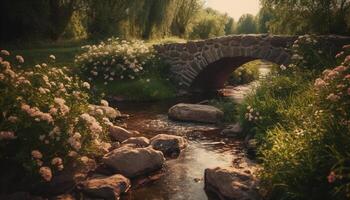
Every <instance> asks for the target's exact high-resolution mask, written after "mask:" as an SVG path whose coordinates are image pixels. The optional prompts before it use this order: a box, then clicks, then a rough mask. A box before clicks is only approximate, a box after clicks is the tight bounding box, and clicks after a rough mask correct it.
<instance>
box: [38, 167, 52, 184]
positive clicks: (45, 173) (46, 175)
mask: <svg viewBox="0 0 350 200" xmlns="http://www.w3.org/2000/svg"><path fill="white" fill-rule="evenodd" d="M39 174H40V175H41V177H42V178H43V179H44V180H45V181H47V182H49V181H51V179H52V171H51V169H50V168H49V167H40V169H39Z"/></svg>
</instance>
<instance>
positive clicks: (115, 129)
mask: <svg viewBox="0 0 350 200" xmlns="http://www.w3.org/2000/svg"><path fill="white" fill-rule="evenodd" d="M109 134H110V136H111V137H112V139H113V140H115V141H118V142H123V141H125V140H127V139H129V138H131V137H132V136H133V133H132V132H131V131H128V130H126V129H124V128H122V127H119V126H111V127H109Z"/></svg>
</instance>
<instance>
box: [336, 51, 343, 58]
mask: <svg viewBox="0 0 350 200" xmlns="http://www.w3.org/2000/svg"><path fill="white" fill-rule="evenodd" d="M342 55H344V51H342V52H340V53H338V54H337V55H336V56H335V58H339V57H341V56H342Z"/></svg>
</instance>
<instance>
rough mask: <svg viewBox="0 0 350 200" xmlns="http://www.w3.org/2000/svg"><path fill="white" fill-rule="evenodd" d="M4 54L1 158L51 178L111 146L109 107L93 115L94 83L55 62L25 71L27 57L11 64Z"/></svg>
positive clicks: (0, 81) (0, 88) (0, 86)
mask: <svg viewBox="0 0 350 200" xmlns="http://www.w3.org/2000/svg"><path fill="white" fill-rule="evenodd" d="M1 53H2V54H3V56H4V57H3V58H1V71H0V92H1V98H0V111H1V113H2V115H1V117H0V119H1V120H0V121H1V123H0V130H1V131H0V149H1V151H0V152H1V153H0V159H1V160H3V161H4V160H6V159H10V160H12V161H15V162H17V163H18V164H21V165H23V166H24V167H25V168H26V169H27V170H28V172H30V173H29V174H30V176H33V177H36V178H38V177H39V175H41V177H42V178H43V180H44V181H50V180H51V178H52V175H55V174H56V173H58V172H59V171H61V170H63V168H64V166H65V165H66V164H67V163H68V162H70V161H72V160H76V159H78V158H79V157H81V156H84V155H87V154H95V155H96V152H101V150H102V149H106V148H109V146H110V144H109V143H105V142H104V141H105V140H106V132H107V128H108V125H110V124H111V122H110V121H109V120H108V118H106V117H105V116H104V115H105V114H104V113H103V111H102V112H99V114H96V116H91V115H90V114H88V113H89V111H90V108H89V105H90V104H89V102H88V101H89V99H90V96H89V93H88V90H89V89H90V85H89V83H87V82H82V81H81V80H79V78H77V77H76V76H70V75H69V72H68V71H67V69H66V68H56V67H55V66H54V64H49V65H48V64H45V63H43V64H41V65H36V66H35V67H33V68H29V69H28V70H21V68H20V65H22V64H23V62H24V59H23V57H22V56H16V59H17V63H18V64H17V65H16V64H13V65H11V64H10V62H8V61H6V60H5V58H7V57H8V56H9V54H10V53H9V52H8V51H6V50H2V51H1ZM50 59H51V60H54V59H55V56H53V55H51V56H50ZM102 103H104V104H107V102H106V101H103V102H102ZM98 154H99V153H98ZM32 180H34V179H32ZM35 180H37V179H35Z"/></svg>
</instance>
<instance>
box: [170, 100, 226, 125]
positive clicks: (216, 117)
mask: <svg viewBox="0 0 350 200" xmlns="http://www.w3.org/2000/svg"><path fill="white" fill-rule="evenodd" d="M168 116H169V118H171V119H174V120H180V121H192V122H203V123H217V122H220V121H221V120H222V119H223V117H224V113H223V112H222V111H221V110H219V109H218V108H215V107H214V106H208V105H199V104H184V103H180V104H177V105H175V106H173V107H171V108H170V109H169V111H168Z"/></svg>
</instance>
